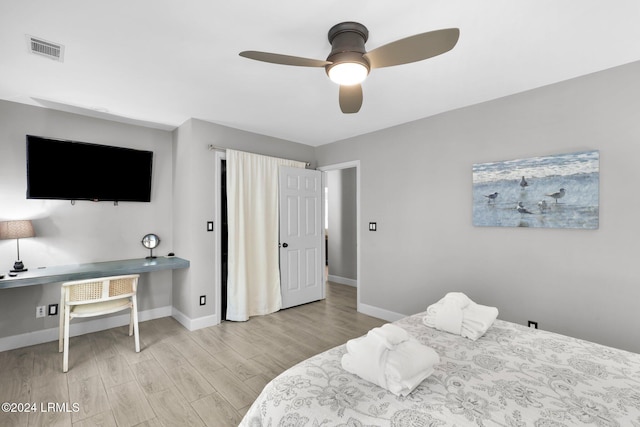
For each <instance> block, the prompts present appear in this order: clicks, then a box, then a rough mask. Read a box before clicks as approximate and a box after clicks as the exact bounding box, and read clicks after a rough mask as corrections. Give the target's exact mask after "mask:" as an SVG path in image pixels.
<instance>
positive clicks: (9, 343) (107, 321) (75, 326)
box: [0, 305, 171, 351]
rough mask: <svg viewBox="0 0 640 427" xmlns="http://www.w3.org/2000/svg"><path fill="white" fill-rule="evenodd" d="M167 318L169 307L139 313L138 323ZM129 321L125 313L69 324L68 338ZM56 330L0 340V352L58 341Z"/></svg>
mask: <svg viewBox="0 0 640 427" xmlns="http://www.w3.org/2000/svg"><path fill="white" fill-rule="evenodd" d="M169 316H171V306H170V305H167V306H164V307H158V308H152V309H151V310H145V311H139V312H138V322H144V321H147V320H153V319H159V318H161V317H169ZM130 319H131V317H130V315H129V314H128V312H127V314H121V315H118V316H111V317H102V318H99V319H92V320H88V321H85V322H78V323H71V324H70V325H69V336H70V337H75V336H78V335H84V334H89V333H92V332H98V331H104V330H107V329H111V328H117V327H118V326H124V325H128V324H129V320H130ZM58 329H59V328H58V327H55V328H49V329H43V330H40V331H34V332H27V333H24V334H19V335H12V336H10V337H4V338H0V351H7V350H13V349H15V348H21V347H28V346H30V345H36V344H42V343H45V342H50V341H58V337H59V335H58Z"/></svg>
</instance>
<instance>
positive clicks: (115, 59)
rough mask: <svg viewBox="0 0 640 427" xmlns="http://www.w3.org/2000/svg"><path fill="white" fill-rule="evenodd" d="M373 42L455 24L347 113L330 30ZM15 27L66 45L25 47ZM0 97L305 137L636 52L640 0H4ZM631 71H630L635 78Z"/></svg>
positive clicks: (384, 120) (515, 87) (371, 84)
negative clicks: (45, 49) (330, 69)
mask: <svg viewBox="0 0 640 427" xmlns="http://www.w3.org/2000/svg"><path fill="white" fill-rule="evenodd" d="M343 21H357V22H360V23H362V24H364V25H366V26H367V28H368V29H369V41H368V42H367V45H366V46H367V48H368V49H369V50H371V49H373V48H375V47H378V46H381V45H383V44H387V43H389V42H392V41H394V40H397V39H400V38H403V37H406V36H410V35H413V34H417V33H422V32H426V31H432V30H437V29H441V28H449V27H457V28H460V40H459V42H458V44H457V46H456V47H455V48H454V49H453V50H452V51H450V52H448V53H445V54H444V55H441V56H438V57H435V58H431V59H428V60H426V61H421V62H417V63H413V64H407V65H401V66H397V67H390V68H384V69H376V70H373V71H372V72H371V74H370V75H369V77H368V79H367V80H366V81H365V82H364V83H363V85H362V86H363V90H364V103H363V106H362V109H361V110H360V112H359V113H357V114H349V115H345V114H342V113H341V112H340V108H339V106H338V86H337V85H335V84H334V83H332V82H331V81H330V80H329V79H328V78H327V76H326V74H325V72H324V70H323V69H322V68H301V67H290V66H282V65H275V64H268V63H262V62H257V61H252V60H249V59H246V58H242V57H240V56H238V53H239V52H240V51H243V50H261V51H267V52H274V53H281V54H288V55H295V56H303V57H308V58H317V59H325V58H326V57H327V55H328V53H329V50H330V45H329V42H328V40H327V31H328V30H329V28H330V27H331V26H333V25H334V24H337V23H339V22H343ZM26 34H29V35H31V36H35V37H39V38H42V39H45V40H49V41H53V42H56V43H61V44H63V45H64V46H65V54H64V62H62V63H60V62H56V61H52V60H49V59H46V58H43V57H40V56H37V55H34V54H31V53H29V52H28V48H27V42H26V36H25V35H26ZM0 43H1V44H0V46H1V47H2V49H1V55H0V99H5V100H9V101H15V102H21V103H26V104H32V105H39V106H45V107H47V108H55V109H61V110H66V111H72V112H77V113H80V114H86V115H92V116H96V117H104V118H108V119H112V120H119V121H130V122H134V123H142V124H146V125H148V126H154V127H159V128H162V129H173V128H175V127H177V126H179V125H180V124H182V123H183V122H184V121H185V120H187V119H189V118H191V117H193V118H197V119H202V120H206V121H210V122H214V123H219V124H222V125H226V126H231V127H234V128H238V129H243V130H248V131H252V132H257V133H261V134H265V135H269V136H274V137H278V138H283V139H287V140H291V141H295V142H300V143H303V144H308V145H312V146H317V145H322V144H326V143H330V142H334V141H338V140H341V139H345V138H348V137H352V136H356V135H361V134H365V133H368V132H372V131H375V130H379V129H382V128H386V127H390V126H394V125H398V124H402V123H406V122H409V121H413V120H416V119H420V118H423V117H427V116H431V115H434V114H438V113H441V112H444V111H448V110H452V109H455V108H460V107H463V106H467V105H472V104H476V103H480V102H484V101H488V100H491V99H495V98H499V97H502V96H505V95H510V94H513V93H518V92H522V91H526V90H529V89H533V88H536V87H540V86H543V85H547V84H550V83H555V82H558V81H562V80H566V79H570V78H573V77H577V76H580V75H584V74H588V73H592V72H595V71H599V70H603V69H607V68H611V67H614V66H618V65H622V64H626V63H630V62H633V61H638V60H640V2H639V1H637V0H612V1H602V0H482V1H480V0H397V1H393V2H392V1H389V0H322V1H319V0H305V1H301V0H260V1H258V0H254V1H247V0H241V1H239V0H228V1H217V0H187V1H177V0H110V1H86V0H56V1H51V0H1V1H0ZM639 78H640V76H639Z"/></svg>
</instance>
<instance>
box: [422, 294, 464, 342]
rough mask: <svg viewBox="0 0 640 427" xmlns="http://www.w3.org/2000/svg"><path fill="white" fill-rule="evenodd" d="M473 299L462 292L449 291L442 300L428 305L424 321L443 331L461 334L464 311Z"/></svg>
mask: <svg viewBox="0 0 640 427" xmlns="http://www.w3.org/2000/svg"><path fill="white" fill-rule="evenodd" d="M472 302H473V301H471V300H470V299H469V297H467V296H466V295H465V294H463V293H462V292H449V293H448V294H446V295H445V296H444V297H443V298H442V299H441V300H440V301H438V302H436V303H435V304H432V305H430V306H429V307H427V314H426V316H425V318H424V323H425V324H426V325H427V326H429V327H432V328H436V329H439V330H441V331H446V332H450V333H452V334H456V335H460V333H461V330H462V320H463V318H464V316H463V313H462V311H463V310H464V309H465V308H466V307H467V306H468V305H469V304H470V303H472Z"/></svg>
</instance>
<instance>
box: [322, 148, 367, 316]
mask: <svg viewBox="0 0 640 427" xmlns="http://www.w3.org/2000/svg"><path fill="white" fill-rule="evenodd" d="M318 169H319V170H320V171H322V172H323V173H324V186H325V189H326V191H325V192H324V193H323V194H324V196H323V197H324V202H323V203H324V206H325V207H326V210H325V212H324V213H325V215H326V216H325V235H326V246H325V248H326V256H325V259H326V261H327V268H326V269H325V278H326V280H327V281H331V282H334V283H340V284H343V285H349V286H353V287H355V288H356V295H357V297H356V299H357V301H356V309H357V310H358V311H360V296H361V292H360V288H359V286H360V281H359V278H360V161H357V160H356V161H352V162H345V163H340V164H335V165H329V166H323V167H320V168H318Z"/></svg>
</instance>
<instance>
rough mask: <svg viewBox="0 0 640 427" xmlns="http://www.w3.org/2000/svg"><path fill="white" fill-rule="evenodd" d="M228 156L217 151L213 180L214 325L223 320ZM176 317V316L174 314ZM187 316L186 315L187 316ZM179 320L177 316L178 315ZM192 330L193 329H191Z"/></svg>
mask: <svg viewBox="0 0 640 427" xmlns="http://www.w3.org/2000/svg"><path fill="white" fill-rule="evenodd" d="M226 158H227V153H226V152H225V151H216V154H215V159H216V160H215V168H214V170H215V174H214V181H213V188H214V196H213V197H214V202H215V207H216V212H215V214H214V217H215V218H214V220H215V222H214V223H213V232H214V234H215V236H214V239H215V248H216V249H215V251H214V259H213V265H214V266H215V277H214V279H213V283H214V287H215V290H214V292H215V304H216V307H214V310H215V314H214V317H215V319H214V323H213V325H217V324H219V323H220V322H222V316H221V314H222V313H221V311H222V305H221V301H220V300H221V299H222V277H221V274H222V273H221V272H222V255H221V253H222V251H221V250H220V246H221V245H222V235H221V233H220V231H221V229H222V212H221V207H220V196H221V194H220V193H221V190H222V188H221V186H222V183H221V182H220V168H221V167H222V160H226ZM180 314H182V313H180ZM174 317H175V316H174ZM185 318H186V317H185ZM176 320H177V317H176ZM178 321H179V322H180V323H182V322H181V321H180V320H178ZM182 324H183V325H185V324H184V323H182ZM185 327H186V328H187V329H189V328H188V327H187V326H186V325H185ZM198 329H199V328H198ZM189 330H192V329H189Z"/></svg>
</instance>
